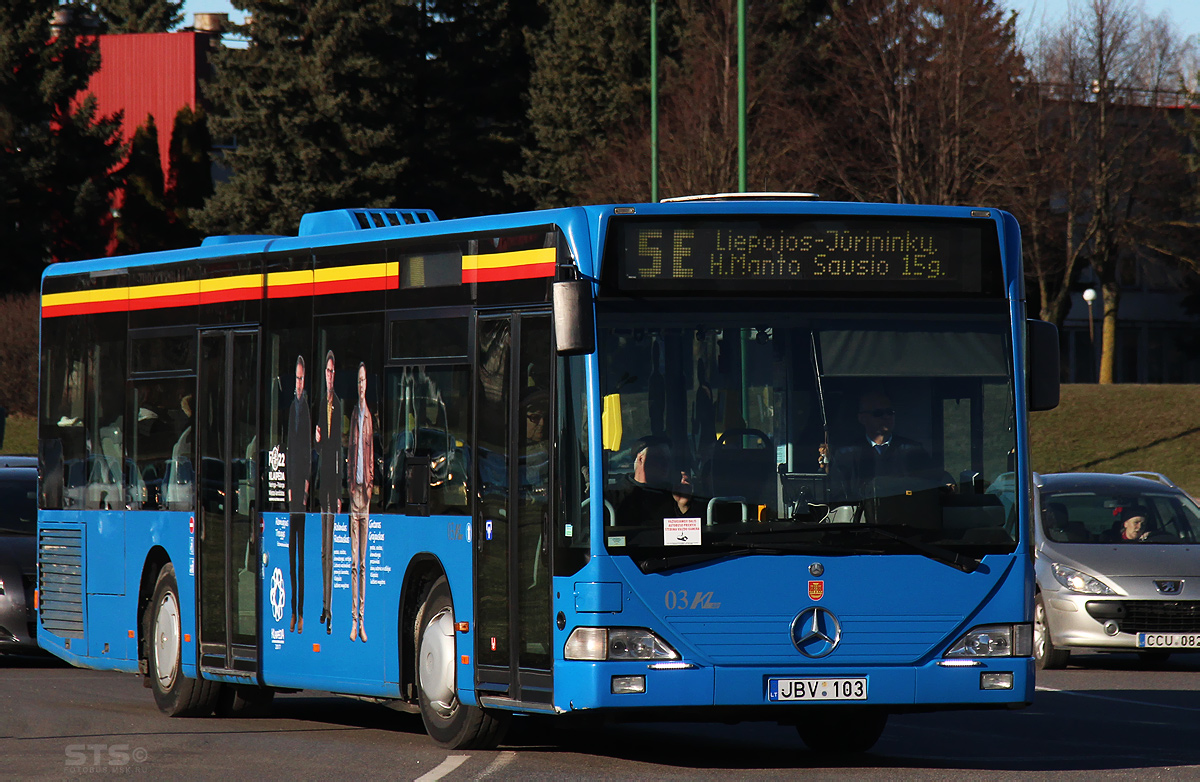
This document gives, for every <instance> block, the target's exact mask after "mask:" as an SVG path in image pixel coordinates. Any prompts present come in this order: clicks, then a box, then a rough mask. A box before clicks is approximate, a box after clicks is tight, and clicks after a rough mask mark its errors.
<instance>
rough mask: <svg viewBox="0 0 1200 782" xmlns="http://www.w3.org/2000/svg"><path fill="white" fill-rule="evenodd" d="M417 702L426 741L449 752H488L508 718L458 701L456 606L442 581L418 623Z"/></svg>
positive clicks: (428, 595)
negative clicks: (485, 750)
mask: <svg viewBox="0 0 1200 782" xmlns="http://www.w3.org/2000/svg"><path fill="white" fill-rule="evenodd" d="M415 627H416V633H415V634H416V644H415V648H416V650H417V661H416V666H415V667H416V674H417V697H418V698H419V699H420V703H421V720H422V721H423V722H424V723H425V730H426V732H428V733H429V736H430V737H431V738H432V739H433V740H434V741H436V742H437V743H438V744H440V745H441V746H443V747H447V748H449V749H491V748H494V747H495V746H496V745H497V744H499V743H500V740H501V739H502V738H503V737H504V731H505V729H506V728H507V727H508V719H507V715H504V714H496V713H493V712H490V711H486V710H484V709H481V708H479V707H478V706H467V705H466V704H464V703H462V702H461V701H460V700H459V699H458V686H457V673H456V672H457V668H458V665H457V663H458V659H457V649H456V644H455V637H454V632H455V628H454V603H453V602H452V600H451V598H450V584H449V582H447V581H446V578H445V577H444V576H443V577H442V578H439V579H438V580H437V581H436V582H434V584H433V586H431V587H430V588H429V591H427V592H426V593H425V598H424V600H422V602H421V610H420V612H419V613H418V614H417V621H416V625H415Z"/></svg>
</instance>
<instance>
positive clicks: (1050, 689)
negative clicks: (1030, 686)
mask: <svg viewBox="0 0 1200 782" xmlns="http://www.w3.org/2000/svg"><path fill="white" fill-rule="evenodd" d="M1037 689H1038V690H1040V691H1042V692H1057V693H1061V694H1063V695H1076V696H1078V697H1080V698H1094V699H1096V700H1098V701H1113V702H1114V703H1131V704H1133V705H1135V706H1149V707H1151V708H1154V709H1175V710H1176V711H1200V708H1197V707H1196V706H1175V705H1173V704H1170V703H1152V702H1150V701H1134V700H1130V699H1128V698H1115V697H1113V696H1112V695H1096V694H1095V693H1091V692H1079V691H1078V690H1060V689H1057V688H1055V687H1043V686H1041V685H1038V687H1037Z"/></svg>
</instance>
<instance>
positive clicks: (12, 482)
mask: <svg viewBox="0 0 1200 782" xmlns="http://www.w3.org/2000/svg"><path fill="white" fill-rule="evenodd" d="M36 530H37V479H36V478H34V477H32V475H31V476H30V477H29V478H11V477H10V478H0V534H4V535H32V534H34V532H35V531H36Z"/></svg>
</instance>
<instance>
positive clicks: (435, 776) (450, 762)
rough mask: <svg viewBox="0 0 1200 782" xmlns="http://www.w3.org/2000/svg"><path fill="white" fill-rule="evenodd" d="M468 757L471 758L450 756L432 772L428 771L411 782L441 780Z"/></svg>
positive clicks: (435, 781)
mask: <svg viewBox="0 0 1200 782" xmlns="http://www.w3.org/2000/svg"><path fill="white" fill-rule="evenodd" d="M469 757H471V756H470V755H450V756H449V757H447V758H446V759H445V760H443V761H442V762H441V763H439V764H438V766H437V768H435V769H433V770H432V771H430V772H428V773H425V774H422V775H421V776H419V777H417V778H416V779H415V780H413V782H437V780H439V779H441V778H442V777H444V776H446V775H447V774H449V773H450V772H451V771H453V770H454V769H456V768H458V767H459V766H461V765H462V764H463V763H464V762H466V760H467V758H469Z"/></svg>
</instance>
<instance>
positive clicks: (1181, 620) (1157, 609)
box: [1121, 600, 1200, 633]
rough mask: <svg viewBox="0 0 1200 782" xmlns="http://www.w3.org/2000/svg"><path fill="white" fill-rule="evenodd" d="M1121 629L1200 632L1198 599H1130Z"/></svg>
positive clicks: (1126, 604)
mask: <svg viewBox="0 0 1200 782" xmlns="http://www.w3.org/2000/svg"><path fill="white" fill-rule="evenodd" d="M1121 630H1122V632H1126V633H1196V632H1200V600H1182V601H1165V600H1130V601H1129V602H1127V603H1125V618H1124V619H1122V620H1121Z"/></svg>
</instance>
